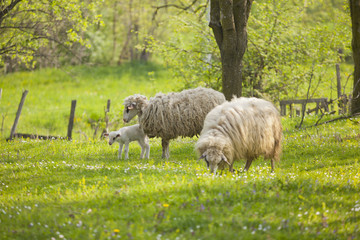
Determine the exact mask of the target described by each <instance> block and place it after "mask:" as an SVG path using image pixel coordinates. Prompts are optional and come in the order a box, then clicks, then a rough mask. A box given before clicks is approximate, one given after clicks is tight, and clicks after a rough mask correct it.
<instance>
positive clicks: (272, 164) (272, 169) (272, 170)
mask: <svg viewBox="0 0 360 240" xmlns="http://www.w3.org/2000/svg"><path fill="white" fill-rule="evenodd" d="M274 161H275V160H274V159H273V158H272V159H271V172H272V173H273V172H274Z"/></svg>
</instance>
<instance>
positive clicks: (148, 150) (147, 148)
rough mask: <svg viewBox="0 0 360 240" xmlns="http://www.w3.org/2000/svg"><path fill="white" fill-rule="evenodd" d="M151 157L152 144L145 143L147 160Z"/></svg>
mask: <svg viewBox="0 0 360 240" xmlns="http://www.w3.org/2000/svg"><path fill="white" fill-rule="evenodd" d="M149 157H150V144H149V141H147V142H145V159H149Z"/></svg>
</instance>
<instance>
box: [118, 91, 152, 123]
mask: <svg viewBox="0 0 360 240" xmlns="http://www.w3.org/2000/svg"><path fill="white" fill-rule="evenodd" d="M146 105H147V98H146V97H145V96H142V95H139V94H135V95H132V96H129V97H127V98H125V100H124V114H123V120H124V122H126V123H128V122H130V120H131V119H133V118H134V117H135V116H136V115H141V113H142V109H143V108H144V107H145V106H146Z"/></svg>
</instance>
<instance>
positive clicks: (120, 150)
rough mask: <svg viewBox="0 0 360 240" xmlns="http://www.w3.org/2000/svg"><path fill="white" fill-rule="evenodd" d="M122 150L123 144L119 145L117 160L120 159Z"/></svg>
mask: <svg viewBox="0 0 360 240" xmlns="http://www.w3.org/2000/svg"><path fill="white" fill-rule="evenodd" d="M122 149H123V144H122V143H119V152H118V159H121V153H122Z"/></svg>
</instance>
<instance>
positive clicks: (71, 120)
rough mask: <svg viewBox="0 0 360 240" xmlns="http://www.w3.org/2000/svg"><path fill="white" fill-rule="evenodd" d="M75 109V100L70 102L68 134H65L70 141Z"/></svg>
mask: <svg viewBox="0 0 360 240" xmlns="http://www.w3.org/2000/svg"><path fill="white" fill-rule="evenodd" d="M75 108H76V100H72V101H71V110H70V118H69V125H68V132H67V139H68V140H71V139H72V130H73V127H74V118H75Z"/></svg>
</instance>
